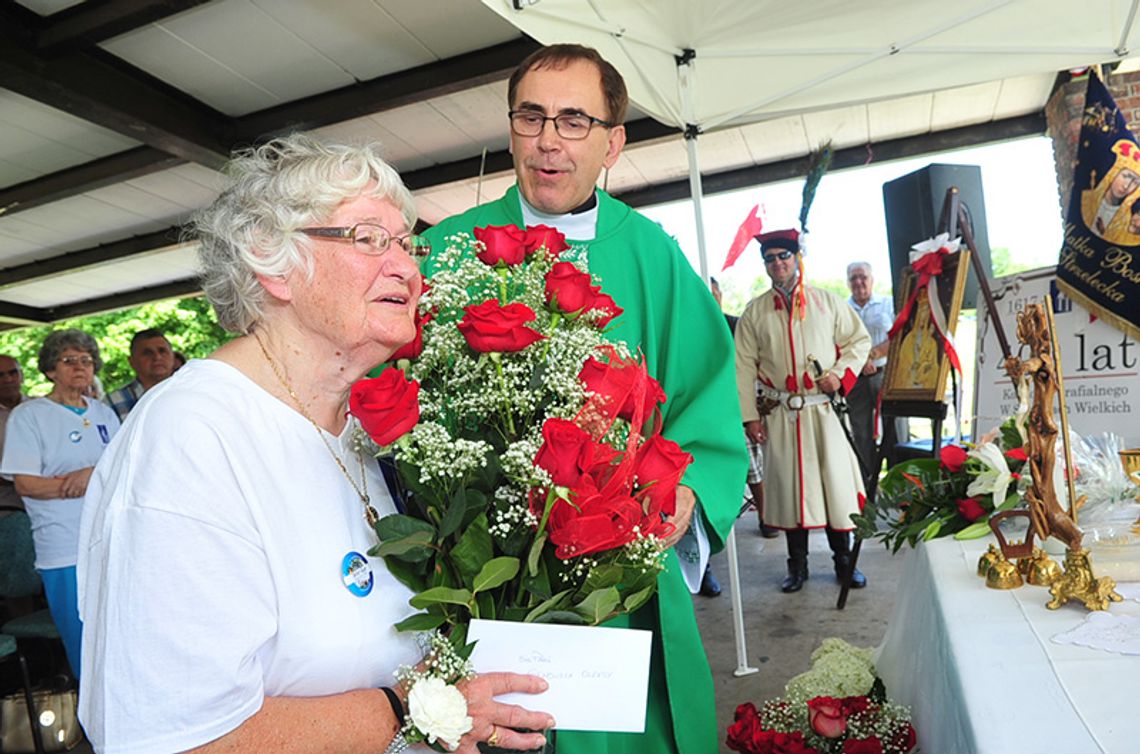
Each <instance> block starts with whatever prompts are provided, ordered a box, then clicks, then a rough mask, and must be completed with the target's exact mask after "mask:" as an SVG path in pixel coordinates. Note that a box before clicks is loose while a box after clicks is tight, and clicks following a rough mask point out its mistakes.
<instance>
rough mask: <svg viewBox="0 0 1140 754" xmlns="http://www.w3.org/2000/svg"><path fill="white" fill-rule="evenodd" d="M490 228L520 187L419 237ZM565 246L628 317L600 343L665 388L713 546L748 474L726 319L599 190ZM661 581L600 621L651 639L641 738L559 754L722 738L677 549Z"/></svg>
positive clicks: (628, 213) (677, 262) (440, 240)
mask: <svg viewBox="0 0 1140 754" xmlns="http://www.w3.org/2000/svg"><path fill="white" fill-rule="evenodd" d="M487 225H516V226H519V227H522V226H523V217H522V209H521V206H520V204H519V195H518V188H517V187H511V188H510V189H509V190H508V191H507V193H506V194H505V195H504V196H503V197H502V198H501V199H499V200H498V201H494V202H490V203H488V204H484V205H482V206H480V207H476V208H474V209H471V210H468V211H467V212H465V213H463V214H461V215H456V216H455V217H451V218H448V219H446V220H444V221H443V222H441V223H440V224H438V225H436V226H435V227H433V228H431V229H429V230H428V232H427V234H426V235H427V236H428V238H429V239H430V240H431V243H432V247H433V248H436V249H442V248H444V247H445V246H446V240H445V239H446V238H447V236H449V235H451V234H453V233H458V232H460V231H467V232H470V231H471V230H473V229H474V228H478V227H483V226H487ZM568 241H569V243H571V244H572V245H577V244H582V243H585V245H586V246H588V252H587V259H588V262H589V269H590V273H591V274H593V275H595V276H596V277H597V278H598V279H599V280H600V281H601V285H602V291H603V292H605V293H608V294H609V295H610V296H612V297H613V299H614V301H616V302H617V304H618V306H620V307H622V309H624V310H625V311H624V313H623V314H622V315H621V316H620V317H618V318H617V319H616V320H614V324H613V326H612V329H611V330H610V332H609V333H608V334H609V336H610V337H611V338H612V339H613V340H622V341H625V342H626V343H628V344H629V346H630V349H631V350H637V349H640V350H641V352H642V353H643V354H644V356H645V360H646V364H647V366H648V368H649V373H650V374H651V375H653V376H654V377H655V378H656V379H657V381H658V382H660V383H661V386H662V388H663V389H664V390H665V394H666V396H667V400H666V402H665V405H664V406H663V407H662V418H663V420H664V424H663V434H664V435H665V436H666V437H668V438H669V439H671V440H673V441H674V442H676V443H678V444H679V445H680V446H681V447H682V448H684V449H685V450H686V451H687V452H689V453H691V454H692V456H693V463H692V464H691V465H690V466H689V469H688V471H687V472H686V474H685V478H684V479H683V480H682V483H683V484H685V485H687V486H689V487H691V488H692V489H693V490H694V492H695V493H696V495H697V501H698V508H699V510H700V512H701V514H702V517H703V521H704V522H705V523H706V524H707V526H706V529H707V531H708V535H709V540H710V543H711V544H712V547H713V551H714V552H715V551H718V550H720V549H721V548H722V547H723V546H724V538H725V537H726V536H727V535H728V531H729V529H730V528H731V527H732V524H733V522H734V521H735V520H736V516H737V514H738V513H739V511H740V503H741V499H742V494H743V489H744V481H745V477H746V475H747V471H748V459H747V456H746V453H745V447H744V435H743V431H742V428H741V420H740V407H739V405H738V403H737V399H736V381H735V379H736V378H735V374H734V363H735V357H734V353H733V344H732V340H731V338H730V336H729V331H728V328H727V327H726V326H725V321H724V315H723V314H721V312H720V310H719V309H718V308H717V305H716V302H715V301H714V300H713V298H712V296H711V295H710V294H709V292H708V290H707V289H706V288H705V286H704V284H703V283H702V282H701V279H700V277H698V276H697V274H696V273H694V272H693V269H692V267H690V265H689V263H688V261H687V260H686V259H685V257H684V255H683V254H682V252H681V249H680V247H678V246H677V242H676V241H674V240H673V239H672V238H671V237H669V236H668V235H667V234H666V233H665V231H663V230H662V229H661V227H660V226H658V225H657V224H656V223H654V222H653V221H651V220H649V219H648V218H646V217H645V216H644V215H641V214H639V213H637V212H635V211H634V210H633V209H631V208H630V207H628V206H627V205H625V204H623V203H621V202H619V201H618V200H616V199H614V198H613V197H611V196H609V195H608V194H606V193H605V192H602V191H599V192H598V222H597V236H596V238H594V239H593V240H591V241H589V242H582V241H575V240H574V239H568ZM429 267H430V265H429ZM697 518H698V516H697V513H696V512H694V521H696V520H697ZM658 585H659V592H658V595H657V597H655V598H654V599H653V600H652V601H651V602H649V603H648V604H646V605H645V606H644V607H643V608H641V609H640V610H638V611H637V613H635V614H634V615H632V616H627V617H623V618H621V619H618V620H615V621H613V622H611V623H610V624H607V625H616V626H630V627H633V628H643V629H648V630H652V631H653V633H654V640H653V657H652V667H651V671H650V675H651V678H650V690H649V710H648V713H647V720H646V732H645V733H644V734H630V733H579V732H569V731H567V732H561V733H559V735H558V754H668V753H669V752H676V753H677V754H711V752H715V751H717V748H718V742H719V740H720V738H721V733H720V732H719V731H718V730H717V726H716V707H715V703H714V699H713V680H712V673H711V671H710V670H709V665H708V660H707V658H706V657H705V653H704V647H703V645H702V644H701V637H700V634H699V633H698V631H697V621H696V616H695V615H694V613H693V601H692V595H691V594H690V593H689V590H688V588H687V587H686V585H685V581H684V578H683V576H682V574H681V568H680V563H679V561H678V559H677V555H676V553H675V551H672V550H670V552H669V554H668V558H667V560H666V570H665V571H664V572H663V573H662V574H661V576H660V578H659V581H658Z"/></svg>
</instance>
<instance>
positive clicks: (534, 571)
mask: <svg viewBox="0 0 1140 754" xmlns="http://www.w3.org/2000/svg"><path fill="white" fill-rule="evenodd" d="M546 537H547V534H546V532H543V533H542V534H539V535H538V536H537V537H535V538H534V543H533V544H531V546H530V554H529V555H528V556H527V558H526V572H527V573H529V574H530V575H531V576H536V575H538V562H539V560H540V559H541V558H542V546H543V545H544V544H546Z"/></svg>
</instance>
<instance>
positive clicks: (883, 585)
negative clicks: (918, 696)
mask: <svg viewBox="0 0 1140 754" xmlns="http://www.w3.org/2000/svg"><path fill="white" fill-rule="evenodd" d="M736 541H737V550H738V554H739V561H740V579H741V595H742V599H743V603H744V625H745V639H746V643H747V655H746V656H747V665H748V666H751V667H754V668H757V669H758V671H759V672H757V673H753V674H751V675H744V676H740V677H737V676H736V675H735V673H734V671H736V669H737V655H736V646H735V642H734V638H733V630H732V626H733V620H732V600H731V596H730V593H729V585H728V558H727V557H726V556H725V554H724V553H720V554H718V555H716V556H714V558H713V571H714V573H715V574H716V576H717V578H718V579H719V580H720V582H721V585H722V587H723V588H724V592H723V593H722V594H721V596H719V597H715V598H708V597H700V596H696V597H694V598H693V599H694V604H695V605H696V610H697V620H698V622H699V623H700V628H701V635H702V636H703V637H704V641H705V650H706V651H707V653H708V656H709V663H710V664H711V665H712V670H713V678H714V680H715V682H716V695H717V721H718V723H719V726H720V730H721V731H722V734H723V731H725V730H726V729H727V727H728V725H729V724H730V723H731V722H732V713H733V710H734V709H736V705H737V704H741V703H743V702H746V701H753V702H757V703H758V702H759V701H761V700H764V699H768V698H770V697H773V696H779V695H780V694H781V693H783V690H784V683H785V682H786V681H787V680H788V679H789V678H791V677H792V676H794V675H797V674H799V673H802V672H804V671H805V670H807V669H808V667H809V666H810V664H811V653H812V651H813V650H814V649H815V648H816V647H817V646H819V643H820V641H822V640H823V639H825V638H827V637H829V636H838V637H840V638H841V639H844V640H846V641H848V642H850V643H852V644H854V645H856V646H863V647H870V646H875V645H877V644H878V643H879V642H880V641H881V640H882V638H883V635H884V633H885V631H886V626H887V620H888V618H889V617H890V613H891V607H892V605H893V600H894V593H895V588H896V586H897V584H898V578H899V569H900V567H901V564H902V560H903V557H904V555H905V554H906V552H905V551H900V552H899V554H898V555H895V556H892V555H891V554H890V553H889V551H887V550H886V549H885V548H884V547H883V546H882V545H880V544H873V543H872V544H868V546H867V547H866V548H864V551H863V552H862V553H861V554H860V556H859V568H860V570H861V571H863V573H864V574H866V576H867V580H868V585H867V588H866V589H862V590H852V592H851V595H850V597H849V598H848V601H847V607H846V609H844V610H836V608H835V601H836V599H837V598H838V597H839V585H838V584H837V583H836V581H835V575H834V571H833V570H832V567H831V553H830V551H829V550H828V549H827V539H826V537H825V536H824V534H823V532H822V531H819V532H813V533H812V535H811V538H810V545H809V546H810V554H809V557H808V566H809V571H810V573H811V578H810V579H809V580H808V582H807V584H805V585H804V588H803V590H802V591H800V592H798V593H796V594H783V593H782V592H781V591H780V581H781V580H782V579H783V577H784V575H785V574H786V572H787V568H786V564H785V560H786V558H787V553H786V549H785V545H784V540H783V537H782V536H781V537H780V538H779V539H763V538H761V537H760V533H759V530H758V528H757V526H756V515H755V513H747V514H745V516H744V517H743V518H741V519H740V520H739V521H738V522H737V525H736ZM722 740H723V739H722ZM725 750H726V751H727V749H725Z"/></svg>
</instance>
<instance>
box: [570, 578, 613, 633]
mask: <svg viewBox="0 0 1140 754" xmlns="http://www.w3.org/2000/svg"><path fill="white" fill-rule="evenodd" d="M620 601H621V597H620V596H619V595H618V590H617V589H616V588H615V587H612V586H611V587H609V588H608V589H599V590H598V591H596V592H591V593H590V595H589V596H588V597H586V599H584V600H582V601H581V602H580V603H579V604H578V605H577V606H576V607H575V608H574V609H575V610H576V611H577V612H578V614H579V615H581V616H582V617H583V618H585V619H586V621H587V622H588V623H589V624H590V625H592V626H596V625H598V624H599V623H601V622H602V621H604V620H606V619H607V618H609V617H610V614H611V613H613V611H614V608H616V607H617V606H618V604H619V603H620Z"/></svg>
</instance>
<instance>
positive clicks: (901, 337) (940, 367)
mask: <svg viewBox="0 0 1140 754" xmlns="http://www.w3.org/2000/svg"><path fill="white" fill-rule="evenodd" d="M969 272H970V251H969V250H968V249H965V248H963V249H962V250H961V251H958V252H955V253H953V254H947V255H946V256H945V258H944V259H943V260H942V274H941V275H939V276H938V300H939V301H940V302H941V304H942V311H944V312H946V327H947V329H948V330H949V331H950V334H951V335H953V334H954V333H955V332H956V331H957V329H958V314H959V313H960V312H961V310H962V297H963V295H964V294H965V292H966V276H967V275H968V274H969ZM917 284H918V275H917V274H916V273H915V271H914V268H913V267H910V266H909V265H908V266H907V267H906V268H904V269H903V284H902V289H903V295H902V298H901V301H903V302H905V301H907V300H908V299H909V298H910V296H911V293H912V292H913V291H914V288H915V286H916V285H917ZM949 374H950V359H949V357H948V356H947V355H946V351H945V349H944V348H943V345H942V343H941V341H940V340H939V338H938V337H937V333H936V332H935V330H934V325H933V324H932V323H931V321H930V304H929V302H928V300H927V298H926V295H925V294H924V295H921V296H919V297H918V300H917V301H916V302H915V306H914V308H913V309H911V312H910V317H909V318H908V319H907V321H906V322H905V323H904V324H903V326H902V329H901V330H900V331H899V332H898V333H896V334H895V336H894V337H893V338H891V343H890V348H889V350H888V352H887V370H886V375H885V376H884V377H883V396H882V399H883V400H884V401H934V402H938V403H941V402H942V401H943V396H944V395H945V393H946V378H947V377H948V376H949ZM959 389H961V388H960V387H959Z"/></svg>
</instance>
